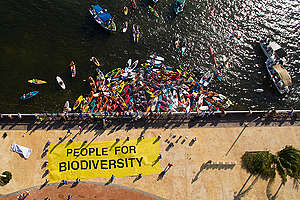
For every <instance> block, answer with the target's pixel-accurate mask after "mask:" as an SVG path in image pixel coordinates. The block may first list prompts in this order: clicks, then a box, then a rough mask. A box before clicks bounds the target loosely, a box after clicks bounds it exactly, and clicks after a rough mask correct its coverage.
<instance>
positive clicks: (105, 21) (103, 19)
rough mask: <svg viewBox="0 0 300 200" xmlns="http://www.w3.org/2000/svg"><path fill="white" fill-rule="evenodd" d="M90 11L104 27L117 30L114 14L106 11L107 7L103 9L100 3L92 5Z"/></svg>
mask: <svg viewBox="0 0 300 200" xmlns="http://www.w3.org/2000/svg"><path fill="white" fill-rule="evenodd" d="M89 11H90V13H91V15H92V16H93V17H94V19H95V20H96V22H97V23H98V24H100V25H101V26H102V27H103V28H104V29H106V30H108V31H113V32H114V31H116V30H117V27H116V24H115V22H114V21H113V18H112V16H111V15H110V14H109V13H108V12H107V11H106V9H103V8H102V7H101V6H100V5H99V4H96V5H92V6H91V8H90V9H89Z"/></svg>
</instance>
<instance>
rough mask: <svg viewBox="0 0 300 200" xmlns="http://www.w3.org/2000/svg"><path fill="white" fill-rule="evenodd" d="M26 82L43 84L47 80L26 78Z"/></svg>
mask: <svg viewBox="0 0 300 200" xmlns="http://www.w3.org/2000/svg"><path fill="white" fill-rule="evenodd" d="M28 83H33V84H37V85H40V84H44V83H47V82H46V81H42V80H39V79H31V80H28Z"/></svg>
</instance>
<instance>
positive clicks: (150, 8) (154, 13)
mask: <svg viewBox="0 0 300 200" xmlns="http://www.w3.org/2000/svg"><path fill="white" fill-rule="evenodd" d="M148 7H149V10H150V12H152V14H153V15H154V16H155V17H157V18H159V15H158V13H157V12H156V10H155V9H154V8H153V7H152V6H150V5H149V6H148Z"/></svg>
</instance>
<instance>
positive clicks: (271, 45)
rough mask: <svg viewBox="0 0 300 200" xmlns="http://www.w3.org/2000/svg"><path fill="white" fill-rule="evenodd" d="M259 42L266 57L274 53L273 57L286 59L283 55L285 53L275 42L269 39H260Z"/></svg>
mask: <svg viewBox="0 0 300 200" xmlns="http://www.w3.org/2000/svg"><path fill="white" fill-rule="evenodd" d="M259 44H260V47H261V49H262V50H263V52H264V54H265V55H266V56H267V57H268V58H271V57H272V56H273V55H274V57H275V59H281V60H282V61H283V62H285V61H286V59H285V56H286V55H287V53H286V52H285V50H284V49H283V48H282V47H281V46H280V45H279V44H277V43H276V42H274V41H272V40H271V39H264V40H261V41H260V42H259Z"/></svg>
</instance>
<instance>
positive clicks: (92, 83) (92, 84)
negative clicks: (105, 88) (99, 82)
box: [89, 76, 96, 89]
mask: <svg viewBox="0 0 300 200" xmlns="http://www.w3.org/2000/svg"><path fill="white" fill-rule="evenodd" d="M89 83H90V86H91V87H92V88H93V89H96V83H95V81H94V79H93V77H91V76H90V77H89Z"/></svg>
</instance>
